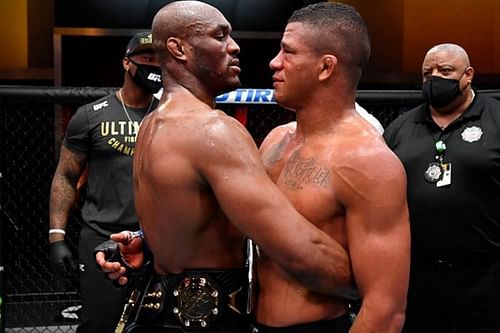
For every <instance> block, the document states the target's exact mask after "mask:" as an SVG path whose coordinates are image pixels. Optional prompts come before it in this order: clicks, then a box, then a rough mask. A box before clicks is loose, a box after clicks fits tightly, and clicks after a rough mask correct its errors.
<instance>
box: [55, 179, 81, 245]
mask: <svg viewBox="0 0 500 333" xmlns="http://www.w3.org/2000/svg"><path fill="white" fill-rule="evenodd" d="M75 198H76V181H71V180H69V179H68V178H67V177H65V176H62V175H58V174H56V175H55V176H54V179H53V181H52V187H51V192H50V202H49V219H50V229H62V230H65V229H66V224H67V220H68V216H69V214H70V212H71V209H72V207H73V205H74V202H75ZM62 239H64V235H63V234H60V233H55V234H49V242H54V241H57V240H62Z"/></svg>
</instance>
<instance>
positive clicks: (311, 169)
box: [283, 151, 330, 191]
mask: <svg viewBox="0 0 500 333" xmlns="http://www.w3.org/2000/svg"><path fill="white" fill-rule="evenodd" d="M283 175H284V183H285V185H286V187H287V189H289V190H292V191H298V190H301V189H302V188H303V187H302V186H303V185H305V184H312V185H317V186H319V187H321V188H326V187H327V186H328V182H329V180H330V170H328V169H326V168H322V167H321V166H319V165H318V163H317V161H316V160H315V159H314V158H308V159H302V158H300V156H299V152H298V151H297V152H294V153H293V154H292V156H291V157H290V159H289V160H288V161H287V163H286V165H285V168H284V173H283Z"/></svg>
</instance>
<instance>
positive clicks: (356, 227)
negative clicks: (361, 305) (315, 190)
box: [346, 158, 410, 302]
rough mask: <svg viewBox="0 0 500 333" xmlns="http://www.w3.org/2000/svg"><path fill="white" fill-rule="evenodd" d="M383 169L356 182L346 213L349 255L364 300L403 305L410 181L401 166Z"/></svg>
mask: <svg viewBox="0 0 500 333" xmlns="http://www.w3.org/2000/svg"><path fill="white" fill-rule="evenodd" d="M391 160H393V159H392V158H391ZM380 164H381V165H382V168H380V169H379V168H376V167H375V169H376V170H377V171H378V172H379V174H377V176H376V177H372V178H369V177H366V178H365V177H360V178H361V179H360V180H359V181H358V182H356V184H355V185H356V187H357V189H356V191H354V190H352V192H353V193H354V192H357V193H356V194H355V195H352V196H351V198H350V199H349V202H348V205H347V207H346V223H347V237H348V244H349V253H350V256H351V262H352V267H353V273H354V276H355V280H356V283H357V285H358V287H359V290H360V293H361V295H362V296H363V297H366V296H375V295H377V296H378V297H381V298H382V299H383V298H387V297H392V298H393V299H394V301H397V302H403V301H404V298H405V297H406V290H407V283H408V274H409V255H410V236H409V220H408V209H407V204H406V178H405V174H404V171H403V169H402V167H401V166H400V165H399V164H398V162H397V161H394V162H390V163H389V166H387V165H385V166H384V164H383V163H380ZM382 169H384V170H382Z"/></svg>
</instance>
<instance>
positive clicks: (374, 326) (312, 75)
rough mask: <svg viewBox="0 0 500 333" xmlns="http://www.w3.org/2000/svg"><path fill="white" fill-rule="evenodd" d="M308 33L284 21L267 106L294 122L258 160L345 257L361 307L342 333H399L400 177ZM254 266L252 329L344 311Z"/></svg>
mask: <svg viewBox="0 0 500 333" xmlns="http://www.w3.org/2000/svg"><path fill="white" fill-rule="evenodd" d="M314 33H316V31H315V30H314V29H313V28H310V27H309V26H308V25H305V24H303V23H301V22H291V23H290V22H289V24H288V25H287V27H286V29H285V32H284V35H283V39H282V42H281V44H282V46H281V51H280V52H279V53H278V55H277V56H276V57H275V58H274V59H273V60H272V61H271V63H270V67H271V69H272V70H273V71H274V75H273V80H274V88H275V96H276V100H277V102H278V103H280V104H282V105H284V106H286V107H288V108H290V109H293V110H295V112H296V115H297V122H296V123H290V124H287V125H284V126H280V127H278V128H276V129H275V130H273V131H272V132H271V133H270V134H269V135H268V136H267V137H266V139H265V140H264V142H263V143H262V146H261V148H260V152H261V156H262V160H263V163H264V165H265V167H266V170H267V172H268V174H269V175H270V177H271V179H272V180H273V181H274V182H275V183H276V184H277V185H278V187H279V188H280V190H281V191H282V192H283V193H284V194H285V195H286V196H287V198H288V200H290V202H291V203H292V204H293V205H294V207H295V208H296V209H297V210H298V211H299V212H300V213H301V214H302V215H303V216H304V217H306V218H307V219H308V220H309V221H310V222H311V223H312V224H314V225H315V226H316V227H318V228H320V229H321V230H323V231H324V232H325V233H327V234H328V235H329V236H330V237H331V238H332V239H335V240H336V241H337V242H339V244H341V245H342V246H343V247H344V248H345V249H346V251H347V252H348V253H349V255H350V259H351V265H352V270H353V275H354V279H355V282H356V284H357V286H358V288H359V293H360V296H361V299H362V303H361V309H360V312H359V314H358V317H357V319H356V320H355V322H354V324H353V326H352V327H351V329H350V331H349V332H351V333H368V332H372V333H380V332H384V333H396V332H400V330H401V327H402V324H403V321H404V310H405V304H406V291H407V285H408V272H409V253H410V251H409V245H410V241H409V223H408V209H407V204H406V177H405V173H404V169H403V166H402V165H401V162H400V161H399V160H398V158H397V157H396V156H395V155H394V154H393V153H392V152H391V151H390V149H389V148H388V147H387V146H386V144H385V142H384V141H383V138H382V137H381V136H380V135H379V133H378V132H377V131H376V130H375V129H373V127H371V126H370V125H369V124H368V123H367V122H365V121H364V120H363V119H362V118H361V117H360V116H359V115H358V114H357V113H356V111H355V109H354V99H355V85H354V83H355V82H357V81H356V80H355V79H350V77H352V76H351V75H352V74H344V73H352V72H353V71H350V72H348V71H345V72H342V66H344V67H346V68H347V67H348V65H344V64H339V61H340V60H339V58H338V57H336V56H334V55H332V54H329V53H326V54H324V53H315V52H312V48H309V47H308V41H310V40H311V38H310V35H311V34H314ZM306 82H307V84H306ZM332 91H333V92H334V93H332ZM257 267H258V277H259V286H260V292H259V298H258V304H257V316H256V319H257V322H258V323H260V324H264V325H266V326H272V327H286V326H291V325H295V324H306V323H312V322H316V321H322V320H329V319H334V318H337V317H339V316H341V315H342V314H344V313H345V312H346V311H347V301H346V299H345V298H339V297H333V296H328V295H324V294H319V293H317V292H315V291H313V290H311V289H310V288H308V287H307V286H306V285H304V284H301V283H300V282H298V281H296V280H294V278H293V277H291V276H289V275H288V274H287V272H285V271H284V270H282V269H281V267H280V265H279V264H278V263H277V262H276V261H274V260H273V258H271V257H269V256H267V254H266V253H265V251H264V254H263V255H261V257H260V261H259V262H258V266H257Z"/></svg>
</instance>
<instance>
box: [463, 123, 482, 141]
mask: <svg viewBox="0 0 500 333" xmlns="http://www.w3.org/2000/svg"><path fill="white" fill-rule="evenodd" d="M482 135H483V130H482V129H481V128H480V127H477V126H471V127H467V128H466V129H464V131H463V132H462V139H463V140H464V141H467V142H476V141H478V140H479V139H481V136H482Z"/></svg>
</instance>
